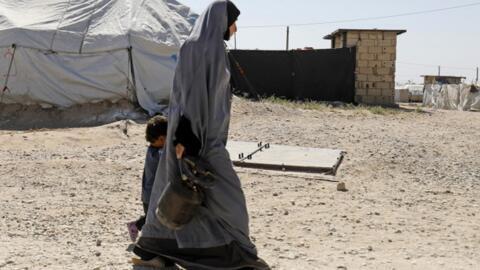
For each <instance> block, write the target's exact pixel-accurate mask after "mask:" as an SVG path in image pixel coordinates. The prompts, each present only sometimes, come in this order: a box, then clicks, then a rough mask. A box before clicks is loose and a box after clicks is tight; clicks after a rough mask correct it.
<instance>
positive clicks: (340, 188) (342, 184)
mask: <svg viewBox="0 0 480 270" xmlns="http://www.w3.org/2000/svg"><path fill="white" fill-rule="evenodd" d="M337 191H341V192H347V191H348V189H347V185H346V184H345V182H340V183H338V184H337Z"/></svg>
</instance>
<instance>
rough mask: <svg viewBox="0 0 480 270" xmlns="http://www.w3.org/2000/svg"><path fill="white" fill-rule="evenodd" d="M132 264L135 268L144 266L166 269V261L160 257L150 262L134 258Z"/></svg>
mask: <svg viewBox="0 0 480 270" xmlns="http://www.w3.org/2000/svg"><path fill="white" fill-rule="evenodd" d="M132 264H133V265H134V266H143V267H150V268H158V269H164V268H165V261H164V260H163V259H162V258H160V257H155V258H153V259H151V260H149V261H144V260H142V259H139V258H132Z"/></svg>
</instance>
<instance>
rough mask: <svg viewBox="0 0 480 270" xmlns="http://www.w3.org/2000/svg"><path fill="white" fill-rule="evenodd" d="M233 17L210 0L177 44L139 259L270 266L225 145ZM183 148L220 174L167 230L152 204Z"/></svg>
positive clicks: (198, 265)
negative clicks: (185, 218)
mask: <svg viewBox="0 0 480 270" xmlns="http://www.w3.org/2000/svg"><path fill="white" fill-rule="evenodd" d="M239 15H240V11H239V10H238V9H237V8H236V7H235V5H234V4H233V3H232V2H230V1H226V0H220V1H215V2H213V3H212V4H211V5H210V6H209V7H208V8H207V10H206V11H205V12H204V13H203V14H202V15H201V16H200V18H198V20H197V23H196V24H195V27H194V28H193V30H192V33H191V35H190V37H189V38H188V39H187V40H186V41H185V43H184V44H183V46H182V48H181V49H180V56H179V62H178V66H177V69H176V72H175V79H174V86H173V91H172V95H171V101H170V112H169V130H168V133H167V134H168V135H167V143H166V146H165V147H166V150H165V154H164V155H163V156H162V159H161V160H160V165H159V170H158V173H157V175H156V179H155V184H154V187H153V191H152V195H151V200H150V209H149V212H148V216H147V223H146V224H145V226H144V227H143V230H142V236H141V237H140V238H139V240H138V241H137V245H136V248H135V250H134V252H135V253H136V254H137V255H139V256H140V257H141V258H142V260H143V261H144V262H145V261H148V260H151V262H157V263H158V265H161V264H163V263H166V265H167V266H168V265H169V264H173V263H177V264H179V265H181V266H182V267H185V268H187V269H269V268H268V265H267V264H266V263H265V262H263V261H262V260H261V259H259V258H258V257H257V251H256V248H255V246H254V244H253V243H252V242H251V241H250V238H249V228H248V212H247V208H246V202H245V196H244V194H243V191H242V187H241V184H240V180H239V179H238V176H237V175H236V173H235V171H234V170H233V168H232V162H231V160H230V158H229V154H228V152H227V150H226V149H225V145H226V142H227V136H228V127H229V121H230V106H231V89H230V85H229V82H230V72H229V64H228V61H227V56H226V52H225V44H224V41H223V40H224V39H226V40H228V39H229V38H230V37H231V36H232V35H233V34H234V33H235V32H236V24H235V21H236V20H237V18H238V16H239ZM184 154H188V155H191V156H200V157H201V158H203V159H205V160H207V161H208V162H209V163H210V165H211V166H212V167H213V168H214V171H215V173H216V175H217V176H218V178H219V179H218V180H217V181H216V183H215V185H214V187H213V188H211V189H207V190H205V201H204V203H203V206H202V207H200V210H199V211H198V213H196V215H195V217H194V218H193V220H192V221H191V222H190V223H189V224H187V225H186V226H185V227H183V228H182V229H180V230H176V231H173V230H170V229H168V228H166V227H165V226H163V225H162V224H160V223H159V222H158V220H157V219H156V217H155V208H156V205H157V202H158V200H159V198H160V195H161V194H162V191H163V190H164V188H165V186H166V184H167V183H168V181H170V180H171V179H175V177H177V175H178V167H177V158H181V157H182V156H183V155H184Z"/></svg>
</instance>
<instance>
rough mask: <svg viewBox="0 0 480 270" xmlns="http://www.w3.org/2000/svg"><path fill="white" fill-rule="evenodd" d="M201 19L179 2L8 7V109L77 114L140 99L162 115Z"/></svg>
mask: <svg viewBox="0 0 480 270" xmlns="http://www.w3.org/2000/svg"><path fill="white" fill-rule="evenodd" d="M196 18H197V15H196V14H193V13H192V12H191V11H190V9H189V8H188V7H186V6H183V5H182V4H180V3H179V2H177V1H175V0H43V1H38V0H17V1H12V0H0V53H1V55H0V87H1V88H3V86H4V85H5V82H6V80H7V78H8V84H7V87H8V90H6V91H5V92H4V93H3V95H2V100H1V101H0V102H3V103H21V104H48V105H54V106H59V107H69V106H72V105H75V104H81V103H88V102H96V101H102V100H112V101H115V100H118V99H124V98H129V99H132V96H133V95H132V94H134V95H135V96H136V98H137V99H138V102H139V104H140V105H141V106H142V107H143V108H144V109H146V110H147V111H149V112H150V113H154V112H158V111H161V110H162V105H160V104H159V103H160V102H162V103H164V104H165V101H167V100H168V96H169V93H170V89H171V86H172V81H173V74H174V69H175V65H176V53H177V51H178V48H179V47H180V45H181V43H182V42H183V40H185V39H186V37H187V36H188V34H189V32H190V29H191V27H192V25H193V23H194V21H195V20H196ZM12 44H15V46H16V47H15V48H13V47H12ZM130 48H131V50H129V49H130ZM130 52H131V53H130ZM130 56H131V57H130ZM12 58H13V61H12ZM130 60H132V62H131V61H130ZM132 67H133V70H132ZM9 71H10V72H9ZM133 75H134V76H133ZM0 91H1V89H0ZM1 94H2V93H0V95H1Z"/></svg>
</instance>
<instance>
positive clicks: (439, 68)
mask: <svg viewBox="0 0 480 270" xmlns="http://www.w3.org/2000/svg"><path fill="white" fill-rule="evenodd" d="M441 71H442V67H441V66H438V76H440V74H441Z"/></svg>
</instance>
